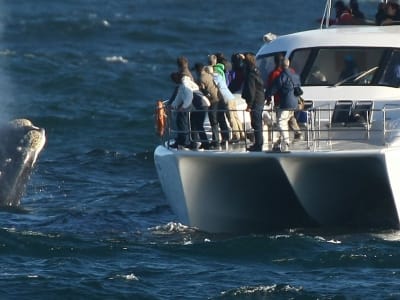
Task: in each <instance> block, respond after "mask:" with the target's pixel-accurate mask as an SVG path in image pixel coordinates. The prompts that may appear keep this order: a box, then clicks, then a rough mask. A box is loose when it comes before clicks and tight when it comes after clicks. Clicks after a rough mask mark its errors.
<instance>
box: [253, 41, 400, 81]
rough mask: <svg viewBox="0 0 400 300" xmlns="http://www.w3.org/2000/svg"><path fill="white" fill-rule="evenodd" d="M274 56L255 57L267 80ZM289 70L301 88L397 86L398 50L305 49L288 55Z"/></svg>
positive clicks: (398, 76)
mask: <svg viewBox="0 0 400 300" xmlns="http://www.w3.org/2000/svg"><path fill="white" fill-rule="evenodd" d="M275 54H276V53H272V54H270V55H265V56H260V57H258V60H257V63H258V66H259V68H260V70H261V73H262V75H263V78H264V80H266V78H267V76H268V74H269V72H270V71H272V69H273V66H274V63H273V57H274V55H275ZM290 61H291V67H292V68H293V69H294V70H295V71H296V72H297V73H298V74H299V75H300V77H301V82H302V85H303V86H310V85H332V86H333V85H335V86H339V85H384V86H393V87H399V86H400V50H399V49H389V48H360V47H358V48H357V47H352V48H347V47H337V48H331V47H329V48H306V49H298V50H295V51H293V52H292V53H291V54H290Z"/></svg>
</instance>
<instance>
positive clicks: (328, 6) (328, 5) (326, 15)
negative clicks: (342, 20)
mask: <svg viewBox="0 0 400 300" xmlns="http://www.w3.org/2000/svg"><path fill="white" fill-rule="evenodd" d="M331 7H332V0H326V4H325V10H324V14H323V16H322V19H321V27H320V28H321V29H322V28H323V27H324V21H325V27H326V28H328V27H329V21H330V19H331Z"/></svg>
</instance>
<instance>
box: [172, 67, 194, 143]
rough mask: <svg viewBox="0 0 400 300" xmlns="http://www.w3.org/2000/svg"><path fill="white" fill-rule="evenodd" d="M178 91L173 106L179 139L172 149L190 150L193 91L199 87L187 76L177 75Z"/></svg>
mask: <svg viewBox="0 0 400 300" xmlns="http://www.w3.org/2000/svg"><path fill="white" fill-rule="evenodd" d="M176 80H177V83H178V84H179V86H178V91H177V93H176V96H175V99H174V100H173V101H172V103H171V106H172V108H173V109H174V110H176V111H177V116H176V127H177V131H178V133H177V138H176V141H175V143H174V144H172V145H171V146H170V147H172V148H182V147H184V148H190V147H191V143H190V138H189V133H190V121H189V113H190V111H191V110H192V109H193V105H192V101H193V91H198V90H199V87H198V85H197V84H196V83H195V82H194V81H193V80H192V79H191V78H190V77H189V76H187V75H182V74H181V73H177V75H176Z"/></svg>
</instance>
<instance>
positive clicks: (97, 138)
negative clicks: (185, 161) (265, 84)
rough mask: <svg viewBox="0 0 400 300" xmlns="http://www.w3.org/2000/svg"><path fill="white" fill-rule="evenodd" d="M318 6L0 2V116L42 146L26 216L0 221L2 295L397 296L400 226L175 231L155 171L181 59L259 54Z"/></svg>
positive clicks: (236, 1)
mask: <svg viewBox="0 0 400 300" xmlns="http://www.w3.org/2000/svg"><path fill="white" fill-rule="evenodd" d="M359 2H360V5H361V8H362V9H363V10H364V11H365V12H367V11H368V12H370V16H372V15H373V13H374V10H375V7H376V6H375V4H373V3H372V1H362V0H360V1H359ZM324 5H325V3H324V1H323V0H302V1H297V0H296V1H294V0H292V1H266V0H249V1H242V0H218V1H215V0H202V1H194V0H189V1H183V0H118V1H106V0H65V1H55V0H54V1H51V0H34V1H32V0H30V1H28V0H0V93H1V96H0V117H1V119H2V120H11V119H14V118H21V117H23V118H28V119H30V120H32V121H33V123H34V124H35V125H37V126H40V127H44V128H45V129H46V133H47V139H48V141H47V144H46V147H45V149H44V151H43V153H42V155H41V156H40V157H39V160H38V163H37V166H36V168H35V171H34V173H33V174H32V176H31V180H30V181H29V184H28V187H27V190H26V195H25V196H24V198H23V199H22V206H23V211H22V212H21V211H18V212H13V211H11V212H10V211H2V212H0V222H1V226H0V298H1V299H400V232H398V231H385V232H381V231H374V230H372V229H371V230H370V231H363V232H350V233H347V232H346V233H343V232H324V231H317V230H314V231H311V230H305V229H299V228H293V229H290V230H285V231H281V232H273V233H266V234H264V235H241V236H238V235H221V234H209V233H205V232H201V231H198V230H196V229H194V228H189V227H186V226H184V225H181V224H179V221H178V220H177V217H176V216H175V215H174V213H173V212H172V211H171V209H170V208H169V206H168V205H167V202H166V199H165V196H164V194H163V192H162V190H161V186H160V183H159V181H158V178H157V174H156V171H155V167H154V162H153V151H154V149H155V147H156V145H157V143H158V139H157V138H156V136H155V134H154V125H153V107H154V103H155V101H156V100H157V99H159V98H163V99H165V98H168V97H169V96H170V95H171V93H172V89H173V86H172V83H171V81H170V79H169V74H170V73H171V72H173V71H175V69H176V65H175V61H176V57H177V56H180V55H185V56H187V57H188V58H189V60H190V62H191V63H193V64H194V63H195V62H206V57H207V54H209V53H214V52H223V53H224V54H225V55H226V56H228V57H230V55H231V54H232V53H234V52H239V51H253V52H256V51H257V49H258V48H259V46H260V45H261V44H262V36H263V35H264V34H265V33H267V32H273V33H276V34H285V33H290V32H293V31H297V30H303V29H312V28H317V27H318V26H319V23H318V22H317V20H318V19H319V18H320V17H321V15H322V12H323V9H324ZM329 192H330V191H327V193H329Z"/></svg>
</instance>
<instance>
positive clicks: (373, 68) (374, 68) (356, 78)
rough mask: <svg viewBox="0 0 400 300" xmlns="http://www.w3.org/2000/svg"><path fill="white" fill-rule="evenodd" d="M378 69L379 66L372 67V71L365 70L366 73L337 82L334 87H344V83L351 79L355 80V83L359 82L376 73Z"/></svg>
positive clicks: (359, 73) (362, 72)
mask: <svg viewBox="0 0 400 300" xmlns="http://www.w3.org/2000/svg"><path fill="white" fill-rule="evenodd" d="M376 69H378V66H375V67H372V68H370V69H368V70H365V71H361V72H358V73H356V74H353V75H351V76H349V77H346V78H345V79H343V80H340V81H338V82H336V83H335V84H334V85H333V86H334V87H337V86H340V85H342V84H343V83H345V82H347V81H349V80H350V79H353V81H358V80H360V79H361V78H363V77H365V76H367V75H369V74H370V73H372V72H374V71H375V70H376Z"/></svg>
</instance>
